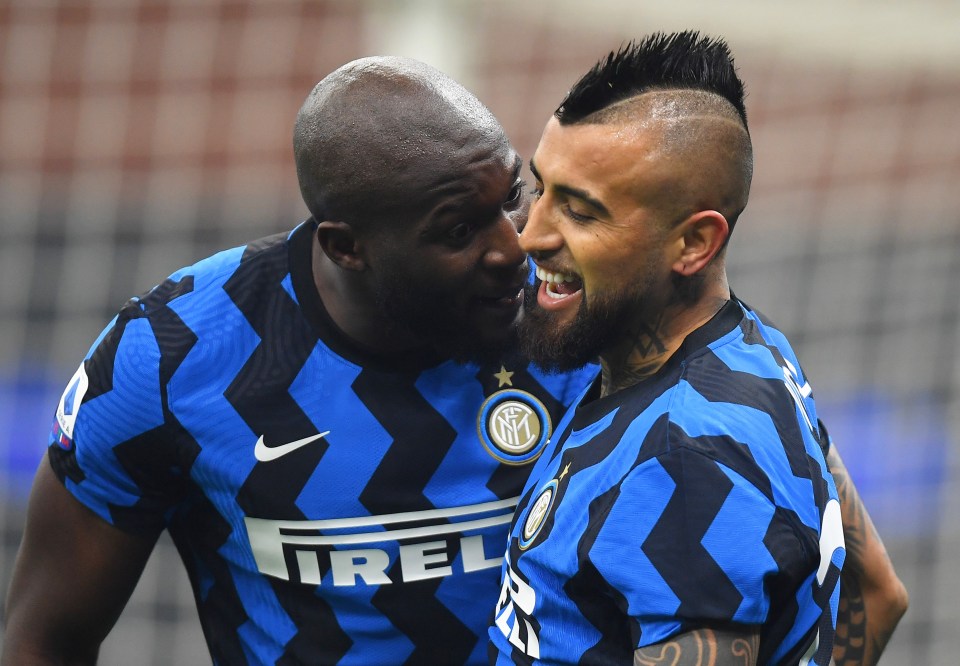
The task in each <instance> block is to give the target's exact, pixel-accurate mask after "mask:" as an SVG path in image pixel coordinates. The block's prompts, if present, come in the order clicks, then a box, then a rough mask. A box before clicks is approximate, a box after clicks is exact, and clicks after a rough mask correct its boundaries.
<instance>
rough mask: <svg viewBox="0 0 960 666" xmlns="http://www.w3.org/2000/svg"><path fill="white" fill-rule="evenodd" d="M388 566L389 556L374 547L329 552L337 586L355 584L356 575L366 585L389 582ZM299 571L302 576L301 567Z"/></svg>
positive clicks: (317, 582) (318, 582) (334, 582)
mask: <svg viewBox="0 0 960 666" xmlns="http://www.w3.org/2000/svg"><path fill="white" fill-rule="evenodd" d="M297 554H298V555H299V554H300V553H299V552H298V553H297ZM314 560H315V561H316V560H317V558H316V557H314ZM389 566H390V556H389V555H387V554H386V553H385V552H383V551H382V550H377V549H376V548H365V549H363V550H335V551H332V552H331V553H330V568H331V569H332V570H333V584H334V585H336V586H337V587H342V586H352V585H356V584H357V576H360V577H361V578H362V579H363V582H364V583H366V584H367V585H387V584H388V583H390V577H389V576H388V575H387V567H389ZM300 571H301V576H302V574H303V569H301V570H300ZM301 580H302V578H301ZM303 582H307V581H303ZM311 582H312V581H311ZM316 584H317V585H319V584H320V581H319V580H317V581H316Z"/></svg>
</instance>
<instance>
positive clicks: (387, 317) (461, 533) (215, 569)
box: [3, 58, 596, 666]
mask: <svg viewBox="0 0 960 666" xmlns="http://www.w3.org/2000/svg"><path fill="white" fill-rule="evenodd" d="M294 152H295V159H296V166H297V174H298V177H299V182H300V187H301V191H302V193H303V198H304V202H305V203H306V205H307V208H308V209H309V211H310V214H311V218H310V219H309V220H307V221H306V222H304V223H302V224H300V225H299V226H297V227H296V228H295V229H293V230H292V231H289V232H287V233H282V234H278V235H275V236H271V237H268V238H264V239H261V240H258V241H255V242H253V243H250V244H248V245H246V246H244V247H239V248H235V249H233V250H228V251H226V252H222V253H220V254H217V255H215V256H213V257H210V258H209V259H206V260H204V261H201V262H199V263H197V264H195V265H193V266H190V267H188V268H185V269H183V270H180V271H177V272H176V273H174V274H173V275H171V276H170V277H169V278H168V279H167V280H166V281H164V282H163V283H162V284H160V285H159V286H158V287H156V288H155V289H152V290H151V291H150V292H148V293H146V294H144V295H142V296H140V297H138V298H134V299H132V300H131V301H130V302H129V303H127V305H125V306H124V308H123V309H122V310H121V311H120V313H119V314H118V315H117V317H116V319H115V320H114V321H113V322H112V323H111V324H110V325H109V326H108V327H107V328H106V330H105V331H104V332H103V334H102V335H101V336H100V338H99V339H98V340H97V342H96V343H95V344H94V345H93V347H92V348H91V350H90V352H89V354H88V356H87V358H86V359H84V361H83V363H82V364H81V365H80V367H79V368H78V370H77V372H76V374H75V375H74V377H73V379H72V380H71V381H70V383H69V385H68V387H67V390H66V391H65V393H64V395H63V398H62V399H61V401H60V405H59V408H58V409H57V418H56V422H55V423H54V434H53V437H52V440H51V443H50V447H49V449H48V456H47V457H48V462H44V463H43V464H42V465H41V468H40V470H39V472H38V474H37V478H36V481H35V485H34V489H33V492H32V495H31V500H30V506H29V515H28V520H27V527H26V533H25V535H24V541H23V544H22V547H21V550H20V554H19V557H18V560H17V564H16V571H15V574H14V579H13V581H12V584H11V588H10V594H9V603H8V615H7V634H6V640H5V644H4V658H3V663H4V664H5V665H6V664H9V665H10V666H14V665H15V666H23V665H25V664H41V663H42V664H54V663H56V664H60V663H70V664H92V663H94V662H95V660H96V656H97V652H98V649H99V646H100V643H101V641H102V640H103V638H104V637H105V636H106V635H107V633H108V632H109V631H110V629H111V627H112V625H113V623H114V622H115V620H116V618H117V616H118V615H119V613H120V611H121V609H122V608H123V606H124V604H125V603H126V601H127V598H128V597H129V595H130V593H131V591H132V589H133V587H134V585H135V583H136V580H137V578H138V577H139V575H140V572H141V571H142V569H143V566H144V563H145V561H146V559H147V557H148V556H149V554H150V552H151V550H152V548H153V545H154V543H155V541H156V539H157V536H158V535H159V533H160V532H161V531H162V530H164V529H166V530H168V531H169V533H170V535H171V536H172V537H173V540H174V542H175V543H176V545H177V547H178V549H179V551H180V555H181V557H182V559H183V562H184V564H185V566H186V569H187V572H188V574H189V577H190V582H191V583H192V586H193V590H194V594H195V596H196V600H197V607H198V611H199V615H200V621H201V623H202V625H203V631H204V635H205V637H206V639H207V643H208V646H209V649H210V654H211V657H212V658H213V660H214V662H215V663H218V664H230V665H231V666H233V665H236V664H274V663H276V664H356V663H363V664H400V663H412V664H423V663H434V664H459V663H483V662H485V661H486V636H485V635H486V626H487V621H488V615H489V612H490V609H491V608H492V606H493V604H494V602H495V600H496V596H497V593H498V585H497V576H498V569H499V566H500V561H501V559H502V555H503V544H504V543H505V541H506V528H507V526H508V524H509V521H510V517H511V515H512V511H513V507H514V505H515V504H516V499H517V495H518V494H519V491H520V489H521V488H522V486H523V482H524V480H525V479H526V476H527V474H528V472H529V469H530V466H531V464H532V462H533V461H534V460H535V459H536V458H537V457H538V456H539V455H540V453H541V452H542V451H543V448H544V446H545V445H546V442H547V439H548V438H549V436H550V434H551V431H552V425H553V422H554V421H555V419H556V418H557V417H558V416H559V415H560V414H561V413H562V408H563V407H564V406H566V405H568V404H570V402H572V400H573V398H574V397H575V396H576V394H577V393H579V392H580V391H581V390H582V389H583V388H584V387H585V386H586V384H587V382H588V381H589V379H590V378H591V377H592V376H593V375H594V374H595V372H596V369H595V367H594V368H588V369H586V370H584V371H582V372H577V373H572V374H566V375H547V374H545V373H544V372H542V371H539V370H536V369H534V368H532V367H529V366H528V365H527V362H526V361H525V360H524V359H522V358H521V357H519V356H517V355H516V354H515V353H513V352H512V351H511V350H512V346H513V342H514V339H515V333H516V331H515V328H516V327H515V322H516V319H517V318H518V316H519V312H520V305H521V301H522V293H523V287H524V285H525V283H526V281H527V276H528V272H529V268H528V264H527V262H526V256H525V254H524V253H523V251H522V250H521V249H520V247H519V245H518V242H517V229H518V227H519V226H520V225H521V224H522V222H523V221H524V219H525V215H526V202H525V200H524V197H523V184H522V183H521V181H520V168H521V161H520V158H519V157H518V155H517V154H516V152H515V151H514V149H513V148H512V146H511V145H510V142H509V141H508V140H507V138H506V136H505V135H504V132H503V129H502V128H501V126H500V124H499V123H498V122H497V121H496V119H495V118H494V117H493V116H492V115H491V114H490V112H489V111H488V110H487V109H486V108H485V107H484V106H483V105H482V104H481V103H480V102H479V101H478V100H477V99H476V98H475V97H474V96H473V95H471V94H470V93H469V92H467V91H466V90H465V89H463V88H462V87H461V86H459V85H458V84H456V83H455V82H454V81H452V80H451V79H449V78H447V77H446V76H444V75H443V74H441V73H440V72H438V71H436V70H434V69H432V68H430V67H427V66H426V65H423V64H421V63H418V62H415V61H411V60H406V59H399V58H367V59H363V60H359V61H355V62H352V63H349V64H347V65H345V66H344V67H342V68H340V69H339V70H337V71H335V72H333V73H332V74H330V75H329V76H327V77H326V78H325V79H324V80H323V81H321V82H320V83H319V84H318V85H317V87H316V88H315V89H314V90H313V92H312V93H311V94H310V95H309V97H308V98H307V100H306V101H305V103H304V105H303V107H302V109H301V111H300V113H299V115H298V117H297V120H296V126H295V130H294Z"/></svg>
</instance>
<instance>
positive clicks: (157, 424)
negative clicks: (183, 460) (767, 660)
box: [48, 299, 171, 530]
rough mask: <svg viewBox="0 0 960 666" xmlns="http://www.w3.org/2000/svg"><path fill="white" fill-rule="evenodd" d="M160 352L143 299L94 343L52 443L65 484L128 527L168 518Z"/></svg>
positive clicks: (63, 404)
mask: <svg viewBox="0 0 960 666" xmlns="http://www.w3.org/2000/svg"><path fill="white" fill-rule="evenodd" d="M160 361H161V353H160V348H159V346H158V344H157V340H156V338H155V336H154V333H153V330H152V328H151V325H150V321H149V319H148V318H147V317H146V316H145V315H144V314H143V310H142V308H141V306H140V304H139V301H138V300H137V299H134V300H132V301H131V302H130V303H128V304H127V305H126V306H125V307H124V308H123V309H122V310H121V312H120V314H119V315H118V316H117V318H115V319H114V321H113V322H112V323H111V324H110V325H109V326H108V327H107V328H106V329H105V330H104V332H103V333H102V334H101V336H100V338H99V339H98V340H97V342H96V343H94V346H93V348H92V349H91V351H90V353H89V355H88V357H87V358H86V359H85V360H84V361H83V363H81V365H80V367H79V368H78V369H77V371H76V373H75V374H74V375H73V377H72V378H71V380H70V381H69V382H68V384H67V387H66V390H65V391H64V393H63V396H62V397H61V399H60V403H59V405H58V406H57V410H56V417H55V419H54V423H53V429H52V433H51V438H50V442H49V448H48V454H49V455H48V457H49V460H50V463H51V465H52V467H53V470H54V472H55V473H56V474H57V476H58V477H59V478H60V480H61V481H62V482H63V483H64V485H65V486H66V487H67V489H68V490H69V491H70V492H71V493H72V494H73V495H74V496H75V497H76V498H77V499H78V500H79V501H80V502H81V503H83V504H84V505H86V506H87V507H88V508H90V509H91V510H93V511H94V512H95V513H97V514H98V515H99V516H100V517H101V518H103V519H104V520H106V521H107V522H109V523H111V524H113V525H116V526H117V527H120V528H121V529H127V530H155V529H160V528H161V527H162V526H163V524H164V513H165V511H166V510H167V508H168V507H169V505H170V503H171V498H170V497H169V495H170V494H171V486H170V484H168V483H164V479H163V477H162V475H159V476H157V475H155V474H154V473H155V472H156V471H157V470H158V468H162V467H164V466H165V464H164V463H163V462H162V460H163V459H164V457H165V455H166V454H165V453H164V447H165V446H168V438H166V437H165V436H164V408H163V400H162V394H161V382H160Z"/></svg>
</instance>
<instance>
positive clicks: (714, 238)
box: [673, 210, 730, 276]
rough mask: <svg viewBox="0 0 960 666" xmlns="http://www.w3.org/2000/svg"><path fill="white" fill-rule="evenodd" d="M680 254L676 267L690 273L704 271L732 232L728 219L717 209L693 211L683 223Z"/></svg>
mask: <svg viewBox="0 0 960 666" xmlns="http://www.w3.org/2000/svg"><path fill="white" fill-rule="evenodd" d="M680 231H681V237H680V240H681V247H680V256H679V257H677V259H676V261H674V263H673V270H674V271H675V272H677V273H679V274H681V275H685V276H690V275H695V274H696V273H699V272H700V271H702V270H703V269H704V268H705V267H706V266H707V264H709V263H710V262H711V261H712V260H713V258H714V257H715V256H717V253H718V252H720V250H721V249H722V248H723V245H724V243H726V241H727V236H729V235H730V225H728V224H727V219H726V218H725V217H724V216H723V215H722V214H720V213H718V212H717V211H715V210H703V211H700V212H698V213H694V214H693V215H691V216H690V217H688V218H687V219H686V220H684V221H683V222H681V223H680Z"/></svg>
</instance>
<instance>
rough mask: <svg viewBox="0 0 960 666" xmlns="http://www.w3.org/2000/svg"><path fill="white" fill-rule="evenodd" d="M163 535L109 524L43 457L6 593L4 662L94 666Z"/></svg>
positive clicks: (5, 664)
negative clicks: (126, 529) (76, 496)
mask: <svg viewBox="0 0 960 666" xmlns="http://www.w3.org/2000/svg"><path fill="white" fill-rule="evenodd" d="M157 536H158V534H157V533H155V532H151V533H148V534H132V533H127V532H123V531H121V530H119V529H117V528H116V527H113V526H112V525H110V524H108V523H107V522H105V521H104V520H103V519H101V518H100V517H99V516H97V515H96V514H94V513H93V512H92V511H90V510H89V509H87V508H86V507H85V506H83V505H82V504H81V503H80V502H79V501H77V500H76V499H75V498H74V497H73V496H72V495H71V494H70V493H69V492H68V491H67V489H66V488H65V487H64V486H63V485H62V484H61V483H60V481H59V480H58V479H57V478H56V476H55V475H54V473H53V471H52V469H51V468H50V465H49V464H48V462H47V460H46V459H44V460H43V462H42V463H41V465H40V469H39V470H38V472H37V476H36V479H35V480H34V485H33V489H32V491H31V493H30V501H29V506H28V510H27V522H26V527H25V530H24V536H23V541H22V543H21V544H20V550H19V553H18V554H17V560H16V564H15V565H14V573H13V578H12V580H11V583H10V589H9V593H8V595H7V601H6V618H7V620H6V621H7V627H6V637H5V642H4V646H3V660H2V661H3V665H4V666H13V665H14V664H16V665H17V666H20V665H21V664H23V665H27V664H56V663H70V664H86V663H91V664H92V663H94V662H95V661H96V655H97V651H98V649H99V646H100V643H101V642H102V640H103V639H104V637H105V636H106V635H107V633H108V632H109V631H110V628H111V627H112V626H113V624H114V623H115V622H116V619H117V617H118V616H119V614H120V611H121V610H122V609H123V606H124V605H125V604H126V602H127V600H128V599H129V597H130V594H131V593H132V591H133V588H134V586H135V585H136V582H137V580H138V578H139V577H140V573H141V572H142V570H143V567H144V564H145V563H146V560H147V558H148V557H149V555H150V552H151V550H152V549H153V546H154V544H155V542H156V539H157Z"/></svg>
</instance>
